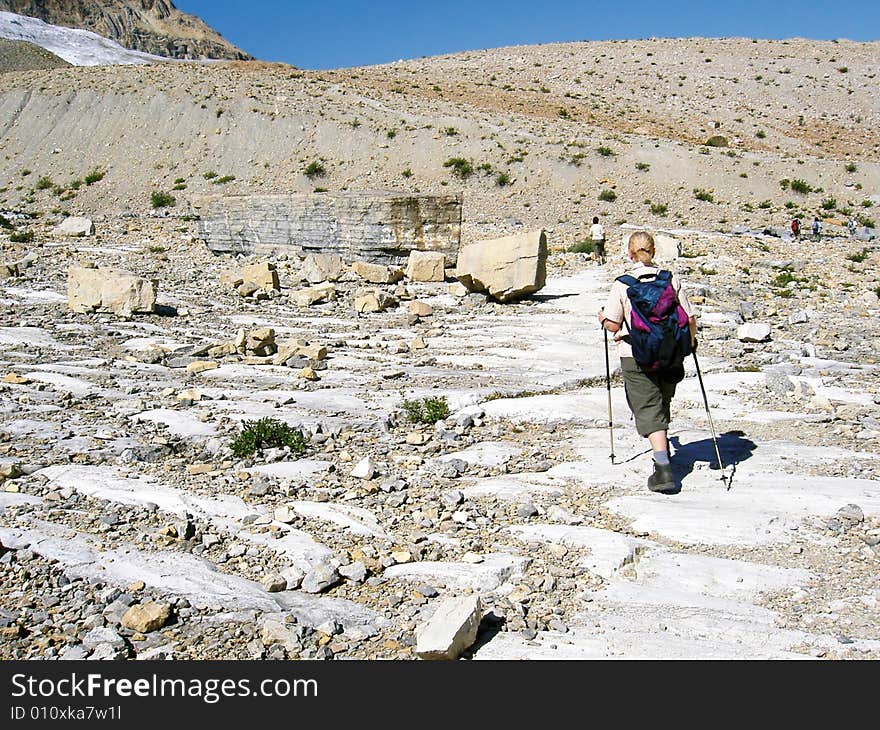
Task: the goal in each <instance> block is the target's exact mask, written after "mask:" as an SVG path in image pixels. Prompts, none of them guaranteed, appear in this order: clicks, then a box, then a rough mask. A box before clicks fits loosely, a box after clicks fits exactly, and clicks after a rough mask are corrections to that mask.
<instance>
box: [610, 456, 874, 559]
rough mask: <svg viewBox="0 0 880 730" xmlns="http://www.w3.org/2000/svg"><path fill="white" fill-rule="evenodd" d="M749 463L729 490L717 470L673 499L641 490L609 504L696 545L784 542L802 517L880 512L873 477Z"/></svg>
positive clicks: (691, 480) (645, 527)
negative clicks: (777, 470) (853, 509)
mask: <svg viewBox="0 0 880 730" xmlns="http://www.w3.org/2000/svg"><path fill="white" fill-rule="evenodd" d="M747 464H748V462H746V463H744V464H742V465H740V467H739V469H738V470H737V473H736V477H735V481H734V486H733V488H732V489H731V490H730V491H726V490H725V489H724V487H723V486H721V484H720V482H719V481H718V479H717V476H716V475H717V472H695V473H693V474H691V475H690V476H688V480H687V488H686V489H683V490H682V492H681V493H680V494H677V495H675V498H674V499H658V498H657V495H652V494H639V495H633V496H625V497H617V498H615V499H612V500H610V501H609V502H608V503H607V505H606V506H607V507H608V509H610V510H611V511H612V512H616V513H617V514H621V515H624V516H626V517H630V518H632V520H633V523H632V527H633V529H634V530H641V531H646V532H654V533H657V534H659V535H663V536H664V537H667V538H669V539H671V540H677V541H679V542H682V543H686V544H692V545H693V544H704V545H759V544H766V543H773V542H783V541H784V540H785V539H786V535H787V533H788V532H789V530H790V529H791V528H792V527H794V526H796V525H799V524H800V522H801V521H802V520H803V519H805V518H808V517H811V516H815V517H823V516H824V517H829V516H832V515H834V513H836V512H837V510H838V509H840V508H841V507H843V506H844V505H846V504H851V503H852V504H857V505H859V506H860V507H861V508H862V510H863V511H864V513H865V515H876V514H880V490H878V489H877V482H875V481H871V480H868V479H846V478H841V477H807V478H804V477H793V476H792V475H789V474H767V473H759V472H752V471H751V470H750V469H747ZM803 536H804V537H806V536H807V534H806V533H803Z"/></svg>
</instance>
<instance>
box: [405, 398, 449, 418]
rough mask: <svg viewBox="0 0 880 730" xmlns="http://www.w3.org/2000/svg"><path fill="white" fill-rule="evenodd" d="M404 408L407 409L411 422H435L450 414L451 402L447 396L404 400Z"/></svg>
mask: <svg viewBox="0 0 880 730" xmlns="http://www.w3.org/2000/svg"><path fill="white" fill-rule="evenodd" d="M403 410H404V411H406V415H407V418H408V419H409V421H410V423H427V424H434V423H437V421H442V420H443V419H444V418H446V417H447V416H448V415H449V404H448V403H447V402H446V398H444V397H443V396H440V397H439V398H422V399H421V400H404V401H403Z"/></svg>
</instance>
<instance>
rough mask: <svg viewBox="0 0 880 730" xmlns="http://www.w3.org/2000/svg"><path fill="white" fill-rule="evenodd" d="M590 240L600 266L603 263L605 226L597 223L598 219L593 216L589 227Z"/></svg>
mask: <svg viewBox="0 0 880 730" xmlns="http://www.w3.org/2000/svg"><path fill="white" fill-rule="evenodd" d="M590 238H591V239H592V240H593V250H594V251H595V252H596V260H597V261H598V262H599V263H600V264H604V263H605V226H603V225H602V224H601V223H599V219H598V218H597V217H596V216H593V225H592V226H590Z"/></svg>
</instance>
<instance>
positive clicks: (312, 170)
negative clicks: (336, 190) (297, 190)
mask: <svg viewBox="0 0 880 730" xmlns="http://www.w3.org/2000/svg"><path fill="white" fill-rule="evenodd" d="M304 172H305V175H306V177H307V178H309V179H313V178H316V177H323V176H324V175H325V174H326V173H327V170H326V169H325V168H324V164H323V163H321V162H319V161H318V160H313V161H312V162H310V163H309V164H308V165H307V166H306V169H305V170H304Z"/></svg>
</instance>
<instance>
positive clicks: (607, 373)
mask: <svg viewBox="0 0 880 730" xmlns="http://www.w3.org/2000/svg"><path fill="white" fill-rule="evenodd" d="M602 332H604V333H605V385H606V386H607V389H608V436H609V437H610V438H611V463H612V464H614V421H613V420H612V418H611V365H610V364H609V362H608V330H606V329H605V325H604V324H603V325H602Z"/></svg>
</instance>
